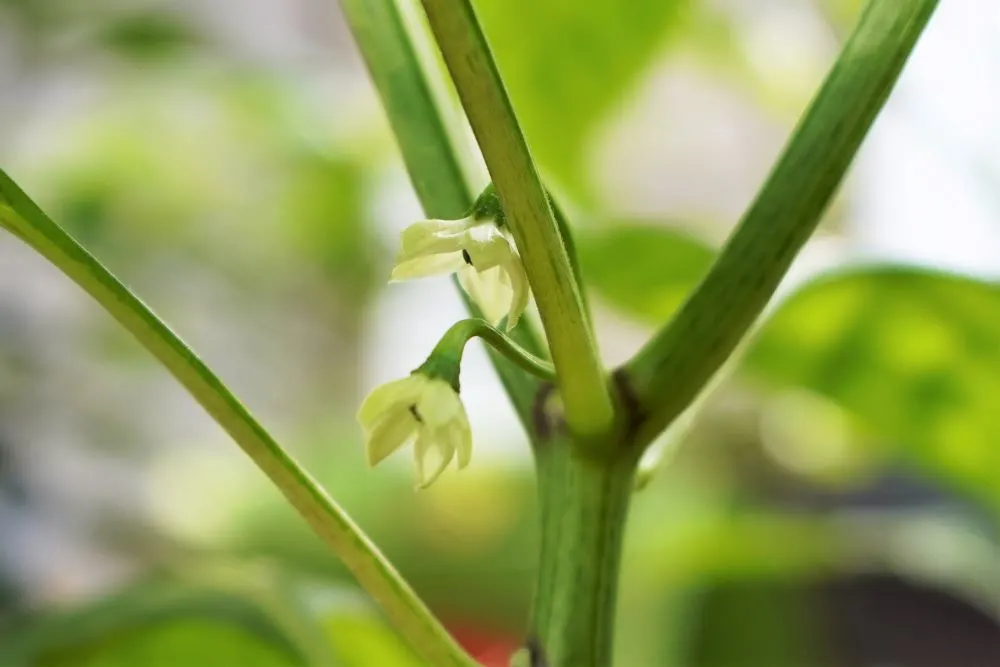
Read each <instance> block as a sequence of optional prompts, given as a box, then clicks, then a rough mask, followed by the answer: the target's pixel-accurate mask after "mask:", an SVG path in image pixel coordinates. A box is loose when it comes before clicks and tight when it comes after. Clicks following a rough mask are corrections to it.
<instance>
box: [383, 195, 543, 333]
mask: <svg viewBox="0 0 1000 667" xmlns="http://www.w3.org/2000/svg"><path fill="white" fill-rule="evenodd" d="M485 199H486V194H484V196H482V197H480V199H479V201H477V203H476V206H474V207H473V210H472V212H471V213H470V214H469V215H468V216H467V217H465V218H462V219H460V220H421V221H420V222H417V223H414V224H412V225H410V226H409V227H407V228H406V229H405V230H403V233H402V234H401V237H400V238H401V241H402V243H401V247H400V251H399V255H398V256H397V257H396V264H395V266H394V267H393V270H392V275H391V277H390V278H389V280H390V281H393V282H395V281H400V280H410V279H412V278H426V277H429V276H438V275H447V274H449V273H458V281H459V283H460V284H461V285H462V289H464V290H465V292H466V293H467V294H468V295H469V296H470V297H471V298H472V300H473V301H475V302H476V304H477V305H478V306H479V307H480V309H481V310H482V311H483V315H484V316H485V318H486V319H487V320H488V321H489V322H490V323H491V324H493V325H497V324H499V323H500V321H501V320H502V319H503V318H504V316H506V317H507V329H512V328H513V327H514V326H515V325H516V324H517V322H518V320H519V319H520V318H521V315H522V314H523V313H524V309H525V308H527V306H528V299H529V296H530V295H529V288H528V277H527V275H526V274H525V272H524V266H523V264H522V263H521V256H520V254H519V253H518V251H517V246H516V245H515V244H514V240H513V239H512V238H511V235H510V232H509V231H508V230H507V228H506V226H505V225H504V224H502V223H503V216H502V213H500V212H499V209H498V204H492V205H490V206H486V205H484V204H483V203H482V202H484V201H485ZM493 200H496V195H495V194H493V195H492V199H491V202H492V201H493ZM497 201H498V200H497Z"/></svg>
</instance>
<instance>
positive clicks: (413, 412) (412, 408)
mask: <svg viewBox="0 0 1000 667" xmlns="http://www.w3.org/2000/svg"><path fill="white" fill-rule="evenodd" d="M410 414H411V415H413V418H414V419H416V420H417V421H418V422H420V423H421V424H423V423H424V418H423V417H421V416H420V413H419V412H417V406H416V404H414V405H411V406H410Z"/></svg>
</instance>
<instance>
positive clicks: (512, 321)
mask: <svg viewBox="0 0 1000 667" xmlns="http://www.w3.org/2000/svg"><path fill="white" fill-rule="evenodd" d="M504 273H505V274H506V275H507V277H508V279H509V280H510V284H511V289H512V290H513V296H512V297H511V299H510V310H509V311H508V313H507V330H508V331H510V330H511V329H513V328H514V327H515V326H516V325H517V323H518V320H520V319H521V315H523V314H524V311H525V309H526V308H527V307H528V301H529V300H530V299H531V290H530V289H529V287H528V275H527V274H526V273H525V271H524V265H523V264H521V260H520V258H519V257H517V256H516V255H515V258H514V259H513V260H511V261H509V262H507V264H506V265H505V266H504Z"/></svg>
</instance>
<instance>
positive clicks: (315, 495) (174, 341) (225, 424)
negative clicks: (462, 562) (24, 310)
mask: <svg viewBox="0 0 1000 667" xmlns="http://www.w3.org/2000/svg"><path fill="white" fill-rule="evenodd" d="M0 226H2V227H4V228H5V229H8V230H9V231H10V232H11V233H13V234H14V235H15V236H17V237H18V238H20V239H21V240H23V241H24V242H25V243H27V244H28V245H29V246H30V247H31V248H33V249H34V250H35V251H36V252H38V253H39V254H40V255H42V256H43V257H45V258H46V259H47V260H48V261H49V262H51V263H52V264H54V265H55V266H56V267H57V268H58V269H59V270H61V271H62V272H63V273H64V274H65V275H66V276H67V277H69V278H70V279H71V280H72V281H73V282H75V283H76V284H77V285H79V286H80V287H82V288H83V290H84V291H86V292H87V294H89V295H90V296H91V297H93V298H94V300H95V301H97V302H98V303H99V304H100V305H101V306H102V307H103V308H104V309H105V310H106V311H108V313H110V314H111V315H112V317H114V318H115V319H116V320H117V321H118V322H119V323H120V324H121V325H122V326H123V327H125V328H126V329H127V330H128V331H129V332H130V333H131V334H132V335H133V336H135V338H136V339H138V341H139V342H140V343H141V344H142V345H143V346H144V347H145V348H146V349H147V350H149V351H150V352H151V353H152V354H153V355H154V356H155V357H156V358H157V359H159V360H160V362H161V363H162V364H163V365H164V366H165V367H166V368H167V370H169V371H170V372H171V373H172V374H173V376H174V377H175V378H177V380H178V381H179V382H180V383H181V384H182V385H183V386H184V387H185V388H186V389H187V390H188V391H189V392H190V393H191V395H192V396H193V397H194V398H195V400H197V401H198V403H199V404H201V406H202V407H203V408H204V409H205V411H206V412H208V414H210V415H211V416H212V418H213V419H215V421H216V422H218V424H219V425H220V426H222V428H223V429H225V431H226V432H227V433H228V434H229V435H230V436H231V437H232V438H233V440H235V441H236V442H237V444H239V446H240V447H241V448H242V449H243V451H244V452H246V454H247V455H248V456H249V457H250V458H251V459H252V460H253V461H254V463H256V464H257V466H258V467H259V468H260V469H261V470H262V471H264V473H265V474H266V475H267V476H268V477H269V478H270V479H271V481H272V482H274V484H275V485H276V486H277V487H278V488H279V489H280V490H281V492H282V493H283V494H284V496H285V497H286V498H287V499H288V500H289V502H290V503H291V504H292V505H293V506H294V507H295V509H296V510H298V512H299V514H301V515H302V517H303V518H304V519H305V520H306V521H307V522H308V523H309V525H310V526H312V528H313V530H314V531H316V533H317V534H318V535H319V536H320V537H321V538H322V539H323V541H325V542H326V543H327V545H329V546H330V548H331V549H332V550H333V552H334V553H335V554H336V555H337V556H338V557H339V558H340V559H341V560H342V561H343V562H344V564H345V565H346V566H347V568H348V569H349V570H350V571H351V573H352V574H353V575H354V576H355V577H356V578H357V580H358V582H359V583H360V584H361V586H362V587H363V588H364V589H365V590H366V591H367V592H368V593H369V594H370V595H371V596H372V598H374V599H375V601H376V602H377V603H378V604H379V605H381V607H382V609H383V610H384V611H385V614H386V616H387V617H388V618H389V621H390V622H391V623H392V624H393V625H394V626H395V628H396V629H397V631H398V632H399V633H400V634H401V635H402V636H403V637H405V638H406V639H407V640H408V641H409V642H410V643H411V644H412V646H413V648H414V649H416V651H417V652H418V653H419V654H420V655H422V656H423V657H424V658H426V659H427V660H428V661H430V662H431V664H434V665H452V666H454V667H471V666H473V665H475V664H476V663H475V662H474V661H473V660H472V659H471V658H469V657H468V656H467V655H466V654H465V653H464V651H462V649H461V647H459V646H458V644H456V643H455V641H454V639H452V637H451V635H449V634H448V632H447V631H446V630H445V629H444V628H443V627H442V626H441V625H440V623H438V621H437V620H436V619H435V618H434V616H433V615H432V614H431V613H430V611H429V610H428V609H427V607H426V606H424V604H423V602H421V600H420V599H419V598H418V597H417V595H416V593H414V592H413V590H412V589H411V588H410V587H409V585H408V584H407V583H406V581H405V580H403V578H402V577H400V576H399V574H398V573H397V572H396V570H395V569H394V568H393V567H392V565H391V564H390V563H389V562H388V561H387V560H386V559H385V558H384V557H383V556H382V554H381V553H379V551H378V549H377V548H376V547H375V545H374V544H372V542H371V541H370V540H369V539H368V538H367V536H365V534H364V533H363V532H362V531H361V529H360V528H358V526H356V525H355V524H354V522H353V521H352V520H351V518H350V517H349V516H348V515H347V513H346V512H344V510H343V509H341V508H340V506H338V505H337V503H336V502H334V501H333V499H332V498H330V496H328V495H327V494H326V492H324V491H323V489H322V488H321V487H320V486H319V485H318V484H317V483H316V481H315V480H313V479H312V478H311V477H310V476H309V474H308V473H306V471H305V470H303V469H302V468H301V467H300V466H299V464H298V463H297V462H296V461H295V460H294V459H293V458H292V457H291V456H290V455H289V454H288V452H286V451H285V450H284V449H282V447H281V445H279V444H278V443H277V442H276V441H275V440H274V438H272V437H271V435H270V434H269V433H268V432H267V431H266V430H264V427H263V426H261V425H260V424H259V423H258V422H257V421H256V420H255V419H254V418H253V416H252V415H251V414H250V412H249V411H248V410H247V409H246V408H245V407H244V406H243V404H242V403H240V402H239V400H237V398H236V397H235V396H234V395H233V394H232V392H230V391H229V389H227V388H226V386H225V385H224V384H223V383H222V381H221V380H219V378H218V377H216V376H215V374H213V373H212V371H211V370H209V368H208V367H207V366H206V365H205V363H204V362H203V361H202V360H201V359H199V358H198V356H197V355H196V354H195V353H194V352H193V351H192V350H191V349H190V348H189V347H188V346H187V345H185V343H184V342H183V341H182V340H181V339H180V338H179V337H178V336H177V335H176V334H175V333H174V332H173V331H171V330H170V328H169V327H167V325H165V324H164V323H163V322H162V321H160V320H159V318H157V317H156V315H155V314H154V313H153V312H152V311H151V310H150V309H149V308H148V307H147V306H146V305H145V304H143V303H142V301H140V300H139V299H138V298H137V297H136V296H135V295H133V294H132V292H130V291H129V290H128V288H127V287H125V286H124V285H123V284H122V283H121V282H119V280H118V279H117V278H115V276H114V275H113V274H112V273H111V272H110V271H108V270H107V269H106V268H105V267H104V266H103V265H102V264H101V263H100V262H98V261H97V260H96V259H95V258H94V257H93V256H92V255H90V253H88V252H87V251H86V250H85V249H84V248H83V247H82V246H80V244H78V243H77V242H76V241H75V240H74V239H73V238H72V237H71V236H70V235H69V234H67V233H66V232H65V231H64V230H63V229H62V228H61V227H59V225H57V224H56V223H55V222H53V221H52V220H51V219H50V218H49V217H48V216H47V215H45V213H43V212H42V210H41V209H40V208H38V206H37V205H36V204H35V203H34V202H33V201H31V199H30V198H29V197H28V196H27V195H26V194H25V193H24V191H23V190H21V188H20V187H18V186H17V184H15V183H14V181H12V180H11V179H10V178H9V177H8V176H7V175H6V174H5V173H4V172H3V171H0Z"/></svg>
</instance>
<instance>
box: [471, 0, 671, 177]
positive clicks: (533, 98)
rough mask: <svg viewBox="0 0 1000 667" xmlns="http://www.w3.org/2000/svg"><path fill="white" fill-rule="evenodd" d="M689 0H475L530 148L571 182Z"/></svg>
mask: <svg viewBox="0 0 1000 667" xmlns="http://www.w3.org/2000/svg"><path fill="white" fill-rule="evenodd" d="M689 4H690V3H689V0H630V1H629V2H618V1H617V0H592V1H591V2H573V1H571V0H554V1H552V0H550V1H539V0H476V2H475V5H476V9H477V11H478V12H479V15H480V17H481V20H482V22H483V25H484V30H485V32H486V35H487V37H488V38H489V40H490V45H491V47H492V48H493V51H494V52H495V54H496V57H497V61H498V63H499V67H500V73H501V75H502V76H503V78H504V82H505V84H506V85H507V88H508V90H509V91H510V94H511V98H512V100H513V103H514V108H515V109H516V110H517V113H518V116H519V119H520V121H521V124H522V125H523V127H524V130H525V133H526V134H527V136H528V140H529V143H530V145H531V149H532V152H533V153H534V155H535V157H536V158H537V159H538V161H539V162H540V163H541V164H542V166H543V167H544V168H546V169H547V170H551V171H552V172H553V173H554V174H555V175H556V176H557V177H559V178H560V179H562V180H564V181H565V182H566V183H567V184H568V185H570V186H572V185H580V184H581V180H582V177H583V176H584V169H583V168H584V165H585V160H584V159H583V158H584V148H585V146H586V142H587V140H588V139H589V134H590V131H591V130H592V129H593V127H594V125H595V123H596V122H597V121H599V120H600V119H601V118H603V117H604V116H605V115H607V114H608V113H609V112H610V111H611V110H612V109H613V108H614V106H615V104H616V103H617V102H618V101H619V100H620V99H621V97H622V96H623V95H624V94H625V93H626V92H627V91H628V90H629V88H630V87H631V86H632V85H634V84H635V83H636V81H637V79H638V78H639V76H640V75H641V74H642V72H643V70H644V69H645V68H646V67H647V66H648V65H649V64H650V63H651V61H652V60H653V58H654V57H655V56H656V55H657V54H658V53H660V52H661V50H662V49H663V48H664V46H665V45H666V43H667V41H668V38H669V37H670V36H671V35H672V34H673V33H674V32H675V29H676V28H677V27H678V26H679V24H680V23H681V18H682V17H683V15H684V10H685V9H686V8H687V7H688V5H689Z"/></svg>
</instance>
